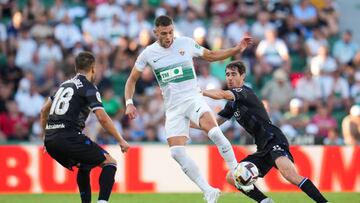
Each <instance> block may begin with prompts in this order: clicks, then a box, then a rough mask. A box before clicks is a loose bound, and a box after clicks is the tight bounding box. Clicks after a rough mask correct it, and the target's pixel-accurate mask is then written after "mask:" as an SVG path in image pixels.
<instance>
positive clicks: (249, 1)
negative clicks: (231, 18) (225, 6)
mask: <svg viewBox="0 0 360 203" xmlns="http://www.w3.org/2000/svg"><path fill="white" fill-rule="evenodd" d="M260 8H261V7H260V1H259V0H244V1H240V2H239V13H240V14H241V15H243V16H244V17H246V18H248V19H251V20H255V18H256V14H257V13H259V11H260Z"/></svg>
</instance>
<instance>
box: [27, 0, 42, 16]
mask: <svg viewBox="0 0 360 203" xmlns="http://www.w3.org/2000/svg"><path fill="white" fill-rule="evenodd" d="M26 3H27V4H26V6H25V7H24V8H23V14H24V18H25V19H28V20H35V19H36V17H37V16H39V15H41V14H42V13H43V12H44V11H45V7H44V5H43V4H42V2H40V0H28V1H27V2H26Z"/></svg>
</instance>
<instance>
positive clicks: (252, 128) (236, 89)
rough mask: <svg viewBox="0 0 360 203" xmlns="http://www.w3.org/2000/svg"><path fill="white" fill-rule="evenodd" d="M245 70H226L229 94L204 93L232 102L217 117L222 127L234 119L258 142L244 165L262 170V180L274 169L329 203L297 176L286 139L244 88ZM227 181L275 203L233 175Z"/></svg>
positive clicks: (239, 66)
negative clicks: (254, 166)
mask: <svg viewBox="0 0 360 203" xmlns="http://www.w3.org/2000/svg"><path fill="white" fill-rule="evenodd" d="M245 70H246V68H245V65H244V63H243V62H241V61H234V62H231V63H229V64H228V65H227V66H226V82H227V86H228V89H229V90H203V95H204V96H207V97H210V98H213V99H226V100H229V101H228V102H227V104H226V106H225V107H224V109H223V110H221V111H220V112H219V113H218V118H217V121H218V123H219V124H222V123H224V122H225V121H226V120H228V119H230V118H231V117H235V119H236V121H237V122H238V123H239V124H240V125H241V126H242V127H243V128H244V129H245V130H246V131H247V132H248V133H249V134H250V135H251V136H252V137H253V138H254V139H255V144H256V146H257V151H256V152H255V153H254V154H251V155H249V156H247V157H246V158H244V159H243V160H241V162H243V161H248V162H252V163H253V164H255V165H256V166H257V168H258V170H259V177H264V176H265V175H266V174H267V173H268V172H269V170H270V169H271V168H272V167H274V166H275V167H276V168H277V169H278V170H279V172H280V173H281V175H282V176H283V177H284V178H285V179H286V180H287V181H289V182H290V183H292V184H294V185H297V186H298V187H299V188H300V189H301V190H302V191H303V192H305V193H306V194H307V195H308V196H309V197H310V198H312V199H313V200H314V201H315V202H319V203H325V202H328V201H327V200H326V199H325V198H324V197H323V195H322V194H321V193H320V191H319V190H318V189H317V188H316V186H315V185H314V184H313V183H312V182H311V180H309V179H308V178H305V177H303V176H300V175H299V174H298V173H297V171H296V168H295V166H294V163H293V162H294V159H293V157H292V155H291V153H290V151H289V143H288V141H287V139H286V137H285V135H284V134H283V133H282V132H281V130H280V129H279V128H277V127H276V126H275V125H273V124H272V123H271V121H270V119H269V116H268V114H267V112H266V110H265V108H264V106H263V104H262V102H261V101H260V100H259V98H258V97H257V96H256V95H255V93H254V92H253V91H252V90H251V88H249V87H247V86H245V85H244V79H245ZM227 181H228V182H229V183H230V184H232V185H234V186H236V187H237V189H239V190H240V191H241V192H243V193H244V194H245V195H247V196H248V197H250V198H252V199H254V200H255V201H257V202H261V203H271V202H273V201H272V200H271V199H270V198H268V197H267V196H265V195H264V194H263V193H262V192H261V191H260V190H259V189H258V188H256V186H255V185H251V187H250V188H249V187H247V188H246V187H242V186H240V185H239V184H237V183H236V182H235V181H234V178H233V175H232V174H231V173H230V172H229V173H228V175H227ZM245 188H246V189H245Z"/></svg>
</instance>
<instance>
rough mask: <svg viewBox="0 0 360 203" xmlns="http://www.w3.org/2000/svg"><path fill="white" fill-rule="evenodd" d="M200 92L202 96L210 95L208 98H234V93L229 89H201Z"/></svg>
mask: <svg viewBox="0 0 360 203" xmlns="http://www.w3.org/2000/svg"><path fill="white" fill-rule="evenodd" d="M202 93H203V95H204V96H206V97H210V98H212V99H216V100H219V99H226V100H234V99H235V96H234V94H233V93H232V92H231V91H229V90H216V89H212V90H203V91H202Z"/></svg>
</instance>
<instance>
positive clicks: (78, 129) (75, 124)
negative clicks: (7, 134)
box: [41, 52, 129, 203]
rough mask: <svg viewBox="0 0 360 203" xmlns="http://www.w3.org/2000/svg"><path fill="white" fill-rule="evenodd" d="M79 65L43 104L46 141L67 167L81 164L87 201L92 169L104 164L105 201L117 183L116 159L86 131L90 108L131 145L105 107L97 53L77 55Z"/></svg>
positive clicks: (51, 152)
mask: <svg viewBox="0 0 360 203" xmlns="http://www.w3.org/2000/svg"><path fill="white" fill-rule="evenodd" d="M75 69H76V72H77V75H76V76H75V77H74V78H72V79H70V80H67V81H65V82H63V83H62V84H61V86H60V87H59V89H58V90H57V91H56V93H55V95H53V96H51V97H50V99H49V100H48V101H47V102H46V103H45V104H44V106H43V108H42V111H41V124H42V127H43V129H44V131H45V139H44V144H45V147H46V150H47V152H48V153H49V155H50V156H51V157H53V158H54V159H55V160H56V161H57V162H59V163H60V164H61V165H62V166H64V167H65V168H67V169H69V170H72V168H73V166H76V167H79V171H78V174H77V183H78V186H79V190H80V194H81V200H82V202H83V203H90V202H91V188H90V177H89V174H90V170H91V169H92V168H94V167H96V166H100V167H102V172H101V175H100V180H99V183H100V193H99V199H98V200H99V201H98V202H99V203H105V202H107V201H108V199H109V196H110V193H111V189H112V186H113V184H114V176H115V172H116V161H115V159H114V158H112V157H111V156H110V155H109V153H107V152H106V151H105V150H103V149H102V148H101V147H100V146H99V145H97V144H96V143H94V142H93V141H91V140H90V139H89V138H88V137H87V136H85V135H84V134H83V133H82V130H83V129H84V127H85V120H86V119H87V117H88V115H89V113H90V111H92V112H94V113H95V115H96V117H97V118H98V120H99V122H100V123H101V125H102V126H103V127H104V128H105V129H106V130H107V131H108V132H109V133H110V134H111V135H113V136H114V137H115V138H116V140H117V141H118V142H119V145H120V148H121V151H122V152H126V151H127V150H128V148H129V145H128V143H127V142H126V141H125V140H124V139H123V138H122V136H121V135H120V134H119V133H118V132H117V130H116V129H115V127H114V124H113V123H112V121H111V119H110V118H109V116H108V115H107V114H106V112H105V111H104V108H103V105H102V102H101V97H100V93H99V92H98V90H97V88H96V86H95V85H94V84H93V82H94V79H95V70H94V69H95V58H94V56H93V55H92V54H91V53H89V52H82V53H80V54H79V55H78V56H77V57H76V64H75Z"/></svg>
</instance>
